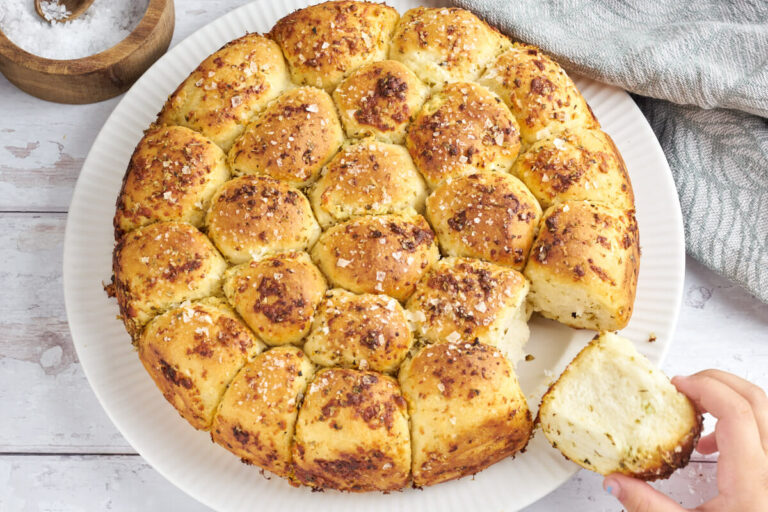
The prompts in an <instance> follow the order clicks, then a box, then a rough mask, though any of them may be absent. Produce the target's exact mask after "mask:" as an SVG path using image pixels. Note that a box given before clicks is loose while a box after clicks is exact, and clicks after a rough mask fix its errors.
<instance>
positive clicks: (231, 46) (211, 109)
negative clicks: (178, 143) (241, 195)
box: [157, 34, 291, 151]
mask: <svg viewBox="0 0 768 512" xmlns="http://www.w3.org/2000/svg"><path fill="white" fill-rule="evenodd" d="M290 86H291V82H290V76H289V74H288V68H287V66H286V65H285V61H284V60H283V55H282V53H281V52H280V48H279V47H278V46H277V44H275V42H274V41H271V40H269V39H267V38H266V37H264V36H261V35H259V34H246V35H244V36H243V37H240V38H238V39H235V40H234V41H230V42H229V43H227V44H225V45H224V46H223V47H222V48H221V49H220V50H219V51H217V52H215V53H213V54H212V55H211V56H209V57H208V58H207V59H205V60H204V61H203V62H201V63H200V65H199V66H198V67H197V69H195V70H194V71H193V72H192V74H190V75H189V77H188V78H187V79H186V80H184V82H182V83H181V85H179V87H178V89H176V91H175V92H174V93H173V94H171V96H170V97H168V101H166V103H165V105H164V106H163V109H162V110H161V111H160V113H159V114H158V117H157V122H158V123H159V124H163V125H180V126H187V127H189V128H192V129H193V130H195V131H198V132H200V133H202V134H203V135H205V136H206V137H208V138H209V139H211V140H213V142H215V143H216V144H218V145H219V146H221V148H222V149H223V150H224V151H229V148H231V147H232V143H233V142H234V140H235V138H236V137H237V136H238V135H240V134H241V133H242V132H243V129H244V128H245V125H246V124H248V122H249V121H250V120H251V118H252V117H253V115H254V114H255V113H256V112H258V111H260V110H261V109H263V108H264V107H265V106H266V104H267V102H269V101H270V100H272V99H274V98H276V97H277V96H278V94H280V93H281V92H282V91H283V90H285V89H286V88H288V87H290Z"/></svg>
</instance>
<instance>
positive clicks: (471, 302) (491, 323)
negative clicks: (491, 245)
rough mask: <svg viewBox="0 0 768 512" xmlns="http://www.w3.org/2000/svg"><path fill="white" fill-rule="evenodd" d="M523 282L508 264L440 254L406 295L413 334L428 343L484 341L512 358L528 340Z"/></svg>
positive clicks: (518, 353)
mask: <svg viewBox="0 0 768 512" xmlns="http://www.w3.org/2000/svg"><path fill="white" fill-rule="evenodd" d="M528 287H529V285H528V281H527V280H526V279H525V277H523V275H522V274H521V273H520V272H517V271H515V270H512V269H510V268H506V267H502V266H500V265H494V264H492V263H486V262H484V261H479V260H473V259H469V258H443V259H442V260H440V261H439V262H437V263H436V264H435V265H433V266H432V270H431V271H430V272H429V273H428V274H427V275H425V276H424V277H423V278H422V279H421V281H419V284H418V286H417V287H416V291H415V292H414V294H413V295H412V296H411V298H410V299H409V300H408V306H407V309H408V313H409V314H410V316H411V319H412V320H413V322H414V323H415V327H416V333H417V334H418V336H420V337H421V338H422V339H424V340H426V341H428V342H430V343H462V342H463V343H475V342H480V343H485V344H486V345H492V346H494V347H496V348H497V349H499V350H500V351H501V352H502V353H503V354H504V355H505V356H507V357H508V358H509V359H510V360H511V361H512V362H517V361H518V360H519V359H520V358H521V357H522V355H523V346H524V345H525V343H526V342H527V341H528V337H529V336H530V331H529V329H528V310H527V307H526V303H525V297H526V295H527V294H528Z"/></svg>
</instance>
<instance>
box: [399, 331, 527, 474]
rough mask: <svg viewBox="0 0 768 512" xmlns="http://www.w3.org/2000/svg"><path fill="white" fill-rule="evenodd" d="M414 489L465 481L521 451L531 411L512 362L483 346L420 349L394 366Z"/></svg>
mask: <svg viewBox="0 0 768 512" xmlns="http://www.w3.org/2000/svg"><path fill="white" fill-rule="evenodd" d="M399 381H400V386H401V388H402V391H403V396H404V397H405V399H406V401H407V402H408V411H409V414H410V416H411V445H412V449H413V483H414V485H417V486H422V485H434V484H437V483H440V482H445V481H446V480H452V479H454V478H460V477H462V476H466V475H471V474H474V473H477V472H478V471H480V470H482V469H484V468H486V467H488V466H490V465H491V464H494V463H495V462H498V461H499V460H501V459H503V458H505V457H508V456H510V455H514V454H515V453H517V452H519V451H521V450H523V449H524V448H525V446H526V444H527V443H528V439H529V437H530V435H531V430H532V421H531V413H530V411H529V410H528V404H527V402H526V400H525V395H523V392H522V391H521V390H520V386H519V385H518V383H517V376H516V375H515V372H514V369H513V368H512V365H511V364H510V362H509V361H508V360H507V359H506V358H504V356H502V355H501V353H500V352H499V351H497V350H496V349H495V348H493V347H490V346H488V345H483V344H481V343H475V344H469V343H467V344H459V345H456V344H452V343H440V344H436V345H426V346H424V347H422V348H421V349H420V350H419V351H418V352H416V353H415V354H414V356H413V357H412V358H409V359H406V361H405V363H403V366H402V367H401V368H400V374H399Z"/></svg>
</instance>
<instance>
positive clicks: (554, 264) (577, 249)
mask: <svg viewBox="0 0 768 512" xmlns="http://www.w3.org/2000/svg"><path fill="white" fill-rule="evenodd" d="M639 268H640V241H639V236H638V232H637V222H636V221H635V217H634V214H633V213H632V212H631V211H624V210H619V209H617V208H613V207H611V206H607V205H602V204H597V203H589V202H587V201H566V202H564V203H560V204H557V205H555V206H552V207H551V208H550V209H549V210H547V211H546V212H545V213H544V218H543V221H542V224H541V229H540V230H539V235H538V237H537V238H536V241H535V242H534V244H533V248H532V249H531V257H530V258H529V259H528V265H526V267H525V276H526V277H527V278H528V279H529V280H530V281H531V293H530V295H529V300H530V301H531V304H532V305H533V308H534V310H535V311H538V312H539V313H541V314H542V315H543V316H545V317H547V318H551V319H553V320H557V321H558V322H562V323H564V324H566V325H570V326H571V327H575V328H577V329H579V328H580V329H594V330H596V331H604V330H606V331H615V330H619V329H623V328H624V327H626V325H627V323H628V322H629V318H630V316H632V306H633V304H634V302H635V290H636V288H637V275H638V271H639Z"/></svg>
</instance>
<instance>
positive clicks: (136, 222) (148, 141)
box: [113, 126, 229, 240]
mask: <svg viewBox="0 0 768 512" xmlns="http://www.w3.org/2000/svg"><path fill="white" fill-rule="evenodd" d="M228 179H229V169H228V168H227V164H226V161H225V157H224V152H223V151H222V150H221V148H219V147H218V146H217V145H216V144H214V143H213V142H211V141H210V140H208V139H206V138H205V137H203V136H202V135H200V134H199V133H197V132H195V131H192V130H190V129H189V128H184V127H182V126H159V127H154V128H150V129H149V130H147V132H146V133H145V134H144V137H142V139H141V141H139V144H138V145H137V146H136V149H135V150H134V152H133V156H131V161H130V163H129V164H128V169H127V170H126V172H125V176H124V177H123V185H122V188H121V189H120V195H119V196H118V198H117V211H116V212H115V217H114V222H113V224H114V227H115V240H119V239H120V237H122V236H123V235H124V234H125V233H127V232H129V231H132V230H134V229H136V228H139V227H141V226H146V225H148V224H152V223H153V222H162V221H174V220H176V221H183V222H188V223H190V224H192V225H193V226H195V227H198V228H199V227H201V226H202V224H203V219H204V218H205V212H206V211H207V210H208V206H209V204H210V201H211V197H212V196H213V194H214V193H215V192H216V190H217V189H218V188H219V187H220V186H221V185H222V184H223V183H224V182H225V181H226V180H228Z"/></svg>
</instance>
